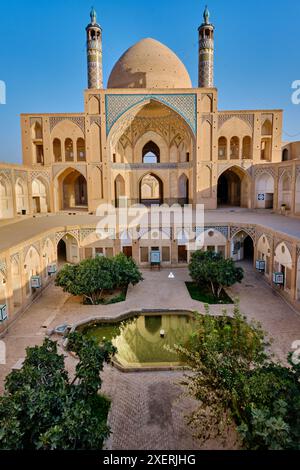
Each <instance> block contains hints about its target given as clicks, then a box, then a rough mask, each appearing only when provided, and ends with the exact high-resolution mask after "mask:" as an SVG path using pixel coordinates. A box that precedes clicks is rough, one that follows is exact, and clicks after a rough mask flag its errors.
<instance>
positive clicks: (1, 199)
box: [0, 174, 14, 219]
mask: <svg viewBox="0 0 300 470" xmlns="http://www.w3.org/2000/svg"><path fill="white" fill-rule="evenodd" d="M13 216H14V208H13V198H12V186H11V182H10V181H9V179H8V178H7V177H6V176H5V175H2V174H0V219H10V218H12V217H13Z"/></svg>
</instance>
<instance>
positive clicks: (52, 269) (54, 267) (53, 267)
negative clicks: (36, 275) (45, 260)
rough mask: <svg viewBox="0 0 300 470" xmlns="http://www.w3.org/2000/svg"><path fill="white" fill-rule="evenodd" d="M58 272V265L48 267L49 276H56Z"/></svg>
mask: <svg viewBox="0 0 300 470" xmlns="http://www.w3.org/2000/svg"><path fill="white" fill-rule="evenodd" d="M56 272H57V265H56V264H49V266H48V274H49V276H51V274H55V273H56Z"/></svg>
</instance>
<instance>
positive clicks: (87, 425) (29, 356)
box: [0, 333, 115, 450]
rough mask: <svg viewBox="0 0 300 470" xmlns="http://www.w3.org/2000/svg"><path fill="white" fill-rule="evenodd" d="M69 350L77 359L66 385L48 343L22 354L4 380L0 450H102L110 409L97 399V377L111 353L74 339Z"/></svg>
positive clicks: (54, 347) (104, 347)
mask: <svg viewBox="0 0 300 470" xmlns="http://www.w3.org/2000/svg"><path fill="white" fill-rule="evenodd" d="M70 345H71V346H72V348H73V349H74V352H76V353H77V355H78V358H79V362H78V364H77V366H76V376H75V379H74V380H73V381H72V382H71V383H70V381H69V378H68V374H67V371H66V370H65V367H64V357H63V356H62V355H59V354H58V353H57V344H56V343H55V342H52V341H50V340H49V339H46V340H45V341H44V343H43V345H42V346H40V347H38V346H36V347H33V348H28V349H27V351H26V359H25V362H24V365H23V367H22V369H21V370H20V371H13V372H11V374H9V375H8V377H7V378H6V383H5V394H4V396H3V397H0V449H9V450H17V449H101V448H102V445H103V441H104V439H106V438H107V436H108V435H109V432H110V431H109V428H108V426H107V414H108V411H109V407H110V404H109V401H108V399H107V398H105V397H104V396H102V395H99V394H98V391H99V389H100V386H101V378H100V372H101V371H102V369H103V364H104V362H108V361H109V360H110V357H111V355H112V354H113V353H114V352H115V349H114V348H113V346H112V345H111V343H108V342H106V343H105V344H103V345H101V346H100V347H99V346H98V344H97V343H96V341H94V340H92V339H87V338H84V337H82V336H81V335H79V334H77V333H76V334H73V335H72V336H71V337H70Z"/></svg>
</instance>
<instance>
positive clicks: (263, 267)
mask: <svg viewBox="0 0 300 470" xmlns="http://www.w3.org/2000/svg"><path fill="white" fill-rule="evenodd" d="M256 269H257V270H258V271H260V272H265V270H266V262H265V261H264V260H261V259H259V260H257V261H256Z"/></svg>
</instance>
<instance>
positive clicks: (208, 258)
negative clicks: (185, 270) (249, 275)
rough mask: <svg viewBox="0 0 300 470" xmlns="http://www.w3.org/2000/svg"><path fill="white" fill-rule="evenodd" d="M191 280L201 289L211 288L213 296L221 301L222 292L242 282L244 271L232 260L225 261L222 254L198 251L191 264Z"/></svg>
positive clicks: (193, 255)
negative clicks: (204, 287)
mask: <svg viewBox="0 0 300 470" xmlns="http://www.w3.org/2000/svg"><path fill="white" fill-rule="evenodd" d="M189 272H190V276H191V278H192V279H193V280H194V281H195V282H196V283H197V284H198V286H199V288H201V287H203V286H209V287H210V289H211V292H212V294H213V295H214V296H215V297H216V298H217V299H219V297H220V294H221V292H222V290H223V289H224V288H225V287H230V286H232V285H233V284H235V283H237V282H242V280H243V277H244V271H243V269H242V268H240V267H237V266H236V265H235V263H234V261H233V260H232V259H224V258H223V256H222V255H221V254H220V253H214V252H211V251H196V252H195V253H193V254H192V257H191V261H190V264H189Z"/></svg>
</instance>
